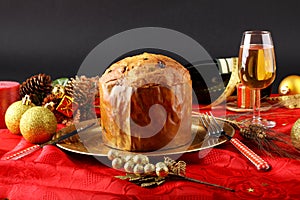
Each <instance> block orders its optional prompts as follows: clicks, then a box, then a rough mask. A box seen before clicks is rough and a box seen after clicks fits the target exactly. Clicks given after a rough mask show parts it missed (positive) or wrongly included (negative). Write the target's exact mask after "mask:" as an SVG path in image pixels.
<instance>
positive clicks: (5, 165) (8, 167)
mask: <svg viewBox="0 0 300 200" xmlns="http://www.w3.org/2000/svg"><path fill="white" fill-rule="evenodd" d="M267 116H268V118H270V119H273V120H276V121H277V127H276V128H275V130H277V131H281V132H283V133H285V134H290V130H291V127H292V125H293V124H294V122H295V121H296V120H297V119H298V118H300V109H293V110H289V109H284V108H278V109H275V110H270V111H268V112H267ZM235 137H238V138H240V139H242V138H241V137H240V136H239V134H238V132H236V134H235ZM242 141H244V142H245V140H243V139H242ZM28 145H30V144H28V143H27V142H26V141H25V140H24V139H23V138H22V137H21V136H16V135H12V134H11V133H9V131H8V130H6V129H2V130H0V157H2V156H3V155H4V154H6V153H7V152H11V151H15V150H18V149H22V148H24V147H26V146H28ZM253 150H255V151H256V152H257V153H258V154H260V155H262V154H261V152H259V151H257V149H253ZM201 154H203V152H202V151H200V152H195V153H188V154H185V155H183V157H181V160H184V161H186V162H187V163H188V165H187V174H186V175H187V176H188V177H191V178H195V179H199V180H202V181H207V182H210V183H215V184H219V185H223V186H226V187H230V188H233V189H234V190H235V192H230V191H226V190H223V189H218V188H215V187H210V186H206V185H202V184H197V183H193V182H188V181H170V182H166V183H164V184H163V185H161V186H159V187H156V188H150V189H149V188H141V187H139V186H136V185H134V184H132V183H129V182H127V181H123V180H120V179H117V178H114V176H116V175H123V173H122V172H119V171H116V170H114V169H111V168H109V167H107V166H105V165H103V164H101V163H100V162H99V161H98V160H97V159H95V158H94V157H92V156H87V155H80V154H76V153H70V152H66V151H64V150H61V149H60V148H58V147H56V146H50V145H48V146H45V147H44V148H43V149H41V150H39V151H37V152H35V153H33V154H31V155H29V156H27V157H24V158H23V159H21V160H17V161H11V160H9V161H3V160H1V161H0V199H1V198H8V199H47V200H50V199H51V200H54V199H257V198H259V199H262V198H264V199H271V198H272V199H273V198H276V199H296V198H299V196H300V161H298V160H295V159H288V158H279V157H273V158H271V157H267V156H262V157H263V158H264V159H265V160H266V161H268V162H269V163H270V164H271V165H272V170H270V171H268V172H261V171H257V170H256V168H255V167H254V166H253V165H252V164H251V163H250V162H249V161H248V160H247V159H246V158H245V157H244V156H242V155H241V154H240V153H239V152H238V151H237V150H236V149H235V148H234V147H233V146H232V145H231V144H230V143H229V142H227V143H225V144H222V145H219V146H217V147H215V148H213V149H212V150H211V151H210V152H209V153H208V155H207V156H205V157H204V158H201V157H202V156H201Z"/></svg>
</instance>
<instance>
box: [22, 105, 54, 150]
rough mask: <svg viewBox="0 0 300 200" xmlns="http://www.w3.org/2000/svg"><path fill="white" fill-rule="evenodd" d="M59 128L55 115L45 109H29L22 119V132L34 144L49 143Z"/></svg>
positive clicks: (37, 107)
mask: <svg viewBox="0 0 300 200" xmlns="http://www.w3.org/2000/svg"><path fill="white" fill-rule="evenodd" d="M56 128H57V121H56V118H55V115H54V114H53V113H52V112H51V111H50V110H49V109H48V108H45V107H41V106H36V107H33V108H30V109H28V110H27V111H26V112H25V113H24V114H23V115H22V117H21V120H20V130H21V133H22V135H23V137H24V139H25V140H27V141H28V142H31V143H33V144H40V143H44V142H47V141H49V140H50V139H51V138H52V136H53V135H54V133H55V131H56Z"/></svg>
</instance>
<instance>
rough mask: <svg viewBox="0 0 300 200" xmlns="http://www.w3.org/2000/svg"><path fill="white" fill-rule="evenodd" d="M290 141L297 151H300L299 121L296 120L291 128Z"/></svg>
mask: <svg viewBox="0 0 300 200" xmlns="http://www.w3.org/2000/svg"><path fill="white" fill-rule="evenodd" d="M291 140H292V144H293V145H294V146H295V147H296V148H297V149H300V119H298V120H297V121H296V122H295V124H294V125H293V127H292V130H291Z"/></svg>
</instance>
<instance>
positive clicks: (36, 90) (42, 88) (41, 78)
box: [20, 74, 52, 105]
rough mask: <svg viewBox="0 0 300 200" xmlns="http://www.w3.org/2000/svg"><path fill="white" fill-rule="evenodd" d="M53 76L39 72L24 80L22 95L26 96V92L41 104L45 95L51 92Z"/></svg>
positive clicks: (21, 89)
mask: <svg viewBox="0 0 300 200" xmlns="http://www.w3.org/2000/svg"><path fill="white" fill-rule="evenodd" d="M51 83H52V81H51V77H50V76H49V75H46V74H38V75H34V76H31V77H30V78H28V79H27V80H26V81H24V82H23V83H22V84H21V86H20V96H21V97H24V96H25V95H26V94H27V95H29V96H30V97H31V98H32V99H31V101H32V102H33V103H34V104H35V105H41V104H42V102H43V100H44V98H45V96H46V95H47V94H49V93H51V90H52V85H51Z"/></svg>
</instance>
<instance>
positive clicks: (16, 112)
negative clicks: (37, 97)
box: [4, 100, 35, 134]
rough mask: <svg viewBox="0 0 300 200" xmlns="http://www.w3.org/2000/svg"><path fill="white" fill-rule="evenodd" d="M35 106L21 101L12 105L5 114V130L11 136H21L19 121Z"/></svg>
mask: <svg viewBox="0 0 300 200" xmlns="http://www.w3.org/2000/svg"><path fill="white" fill-rule="evenodd" d="M33 106H35V105H34V104H33V103H28V102H24V101H23V100H20V101H16V102H14V103H12V104H11V105H10V106H9V107H8V108H7V110H6V112H5V117H4V118H5V124H6V127H7V129H8V130H9V131H10V132H11V133H13V134H21V132H20V120H21V117H22V115H23V114H24V113H25V112H26V111H27V110H28V109H30V108H32V107H33Z"/></svg>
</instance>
